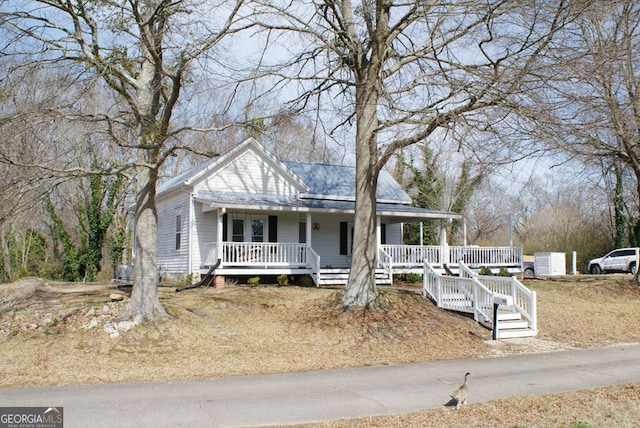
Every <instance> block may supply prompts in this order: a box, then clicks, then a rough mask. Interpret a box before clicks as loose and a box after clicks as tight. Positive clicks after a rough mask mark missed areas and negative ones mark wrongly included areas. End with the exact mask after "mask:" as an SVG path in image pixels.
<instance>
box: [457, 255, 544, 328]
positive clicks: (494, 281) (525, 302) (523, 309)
mask: <svg viewBox="0 0 640 428" xmlns="http://www.w3.org/2000/svg"><path fill="white" fill-rule="evenodd" d="M460 274H461V275H464V276H468V277H475V278H476V279H477V280H478V281H479V282H480V283H481V284H483V285H484V286H485V287H486V288H487V289H489V290H491V292H492V293H495V294H504V295H507V296H511V297H512V298H513V308H514V309H515V310H516V311H518V312H519V313H520V314H522V316H523V318H525V319H526V320H528V321H529V328H530V329H531V330H533V331H534V332H537V315H536V312H537V308H536V292H535V291H532V290H529V289H528V288H527V287H525V286H524V285H523V284H522V283H521V282H520V281H518V280H517V279H516V278H515V277H513V276H511V277H504V276H492V275H478V274H477V273H475V272H474V271H473V270H471V269H470V268H469V267H468V266H467V265H465V264H464V263H460Z"/></svg>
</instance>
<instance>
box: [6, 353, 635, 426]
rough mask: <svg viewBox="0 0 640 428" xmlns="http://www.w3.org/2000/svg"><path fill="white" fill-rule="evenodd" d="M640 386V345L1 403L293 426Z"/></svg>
mask: <svg viewBox="0 0 640 428" xmlns="http://www.w3.org/2000/svg"><path fill="white" fill-rule="evenodd" d="M467 371H469V372H471V373H472V376H471V378H470V380H469V391H470V392H469V402H471V403H473V402H481V401H489V400H494V399H497V398H503V397H509V396H516V395H533V394H542V393H553V392H563V391H571V390H580V389H587V388H592V387H597V386H607V385H615V384H620V383H628V382H640V344H632V345H624V346H614V347H607V348H597V349H586V350H572V351H560V352H551V353H543V354H527V355H514V356H506V357H495V358H475V359H467V360H448V361H435V362H426V363H416V364H402V365H391V366H375V367H362V368H356V369H343V370H324V371H314V372H302V373H287V374H276V375H260V376H233V377H223V378H217V379H211V380H198V381H171V382H162V383H152V384H148V383H123V384H105V385H83V386H69V387H51V388H30V389H0V406H47V407H48V406H62V407H64V418H65V427H66V428H74V427H245V426H265V425H286V424H297V423H305V422H317V421H323V420H335V419H340V418H352V417H361V416H372V415H382V414H402V413H408V412H414V411H419V410H424V409H432V408H438V407H441V406H443V405H444V404H445V403H447V401H448V400H449V393H450V392H451V390H452V388H453V387H452V386H451V385H449V384H447V383H446V382H450V383H451V384H455V385H457V384H459V383H460V382H461V381H462V378H463V376H464V373H465V372H467Z"/></svg>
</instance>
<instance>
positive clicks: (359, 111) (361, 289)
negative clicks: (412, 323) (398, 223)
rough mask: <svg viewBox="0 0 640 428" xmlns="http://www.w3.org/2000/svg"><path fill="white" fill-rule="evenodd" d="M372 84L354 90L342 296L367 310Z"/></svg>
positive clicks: (372, 265) (371, 267)
mask: <svg viewBox="0 0 640 428" xmlns="http://www.w3.org/2000/svg"><path fill="white" fill-rule="evenodd" d="M375 85H376V84H375V80H373V81H371V80H369V82H368V83H365V84H362V85H359V86H360V87H359V88H358V89H356V116H357V131H356V183H355V185H356V195H355V197H356V201H355V221H354V236H353V248H352V252H351V256H352V258H351V270H350V273H349V279H348V281H347V285H346V286H345V290H344V294H343V296H342V304H343V305H344V306H345V307H361V308H368V307H371V306H374V305H375V302H376V301H377V299H378V290H377V287H376V257H377V254H376V246H377V239H376V191H377V187H378V186H377V184H378V173H377V171H376V164H377V161H378V144H377V143H378V142H377V133H376V132H377V128H378V115H377V104H378V93H377V89H376V86H375Z"/></svg>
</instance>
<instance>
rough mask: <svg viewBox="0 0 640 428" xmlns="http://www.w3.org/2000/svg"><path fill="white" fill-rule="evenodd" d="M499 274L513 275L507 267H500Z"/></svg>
mask: <svg viewBox="0 0 640 428" xmlns="http://www.w3.org/2000/svg"><path fill="white" fill-rule="evenodd" d="M498 276H511V274H510V273H509V271H508V270H507V268H504V267H502V268H500V272H498Z"/></svg>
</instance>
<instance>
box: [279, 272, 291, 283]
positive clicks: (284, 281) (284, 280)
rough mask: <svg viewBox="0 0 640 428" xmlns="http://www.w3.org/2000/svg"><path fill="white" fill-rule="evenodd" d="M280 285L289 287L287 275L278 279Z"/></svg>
mask: <svg viewBox="0 0 640 428" xmlns="http://www.w3.org/2000/svg"><path fill="white" fill-rule="evenodd" d="M278 284H280V285H289V277H288V276H287V275H286V274H284V273H283V274H282V275H280V276H279V277H278Z"/></svg>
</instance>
